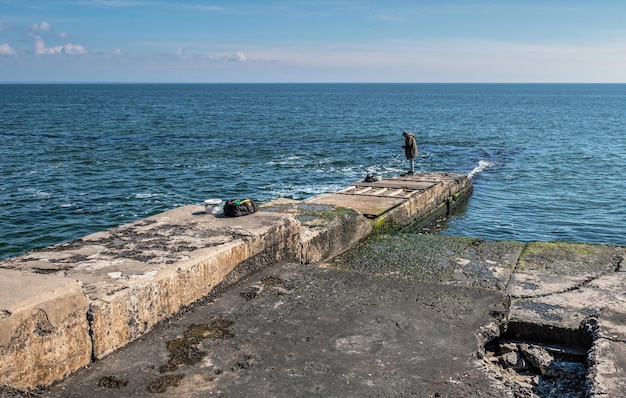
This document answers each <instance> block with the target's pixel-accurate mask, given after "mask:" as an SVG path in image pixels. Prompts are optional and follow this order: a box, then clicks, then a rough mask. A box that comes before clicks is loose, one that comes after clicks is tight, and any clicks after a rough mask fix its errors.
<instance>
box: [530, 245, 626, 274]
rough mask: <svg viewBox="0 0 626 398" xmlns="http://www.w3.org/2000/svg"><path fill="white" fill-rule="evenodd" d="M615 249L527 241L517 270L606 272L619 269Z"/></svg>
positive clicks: (577, 272)
mask: <svg viewBox="0 0 626 398" xmlns="http://www.w3.org/2000/svg"><path fill="white" fill-rule="evenodd" d="M620 261H621V256H620V255H619V253H618V252H616V247H614V246H606V245H591V244H586V243H567V242H531V243H528V244H527V245H526V247H525V248H524V250H523V251H522V254H521V256H520V259H519V263H518V269H519V270H520V271H540V272H546V271H547V272H550V273H555V274H559V275H579V274H581V272H588V273H597V272H599V273H607V272H614V271H615V270H616V269H617V268H618V267H619V262H620Z"/></svg>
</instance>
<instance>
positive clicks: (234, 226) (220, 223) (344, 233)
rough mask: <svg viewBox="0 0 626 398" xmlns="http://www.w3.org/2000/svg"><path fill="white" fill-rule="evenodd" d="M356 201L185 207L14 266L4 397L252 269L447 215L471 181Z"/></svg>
mask: <svg viewBox="0 0 626 398" xmlns="http://www.w3.org/2000/svg"><path fill="white" fill-rule="evenodd" d="M349 189H356V190H357V191H358V192H342V193H337V194H332V195H324V196H322V197H315V198H311V199H310V200H305V201H302V202H296V201H289V200H276V201H274V202H272V203H269V204H266V205H265V206H263V209H262V210H261V211H260V212H258V213H255V214H254V215H251V216H246V217H239V218H225V217H221V216H216V215H213V214H206V213H205V212H204V211H203V210H204V209H203V208H202V207H200V206H185V207H182V208H177V209H174V210H171V211H167V212H165V213H162V214H157V215H155V216H152V217H148V218H146V219H143V220H139V221H136V222H133V223H130V224H127V225H123V226H120V227H118V228H114V229H111V230H108V231H103V232H98V233H95V234H92V235H89V236H85V237H83V238H80V239H76V240H73V241H70V242H66V243H62V244H59V245H56V246H52V247H49V248H45V249H42V250H39V251H35V252H31V253H27V254H24V255H21V256H17V257H13V258H9V259H6V260H3V261H2V262H0V385H6V386H10V387H14V388H20V389H26V390H28V389H34V388H37V387H39V386H47V385H50V384H51V383H53V382H55V381H57V380H60V379H62V378H64V377H66V376H67V375H69V374H71V373H73V372H75V371H76V370H77V369H80V368H81V367H83V366H85V365H87V364H89V363H91V362H93V361H94V360H97V359H101V358H103V357H105V356H107V355H108V354H110V353H112V352H114V351H115V350H117V349H119V348H121V347H124V346H125V345H127V344H128V343H130V342H131V341H133V340H135V339H137V338H138V337H140V336H142V335H144V334H145V333H146V332H148V331H149V330H151V328H152V327H153V326H154V325H156V324H157V323H158V322H160V321H162V320H164V319H167V318H168V317H170V316H172V315H173V314H175V313H176V312H178V311H179V310H180V309H181V308H182V307H184V306H187V305H189V304H191V303H193V302H195V301H197V300H199V299H201V298H202V297H204V296H206V295H207V294H209V293H210V292H211V291H212V289H213V288H214V287H215V286H217V285H218V284H220V283H221V282H222V281H224V279H225V278H226V277H227V276H228V275H229V274H232V273H233V270H235V268H236V267H237V266H238V265H240V264H242V263H244V262H245V263H246V264H252V265H251V266H250V267H256V268H261V267H263V266H267V265H269V264H272V263H275V262H278V261H295V262H299V263H313V262H318V261H320V260H323V259H326V258H330V257H332V256H334V255H336V254H339V253H341V252H343V251H345V250H346V249H348V248H349V247H351V246H354V245H355V244H356V243H357V242H359V241H361V240H363V239H364V238H365V237H367V236H368V235H369V234H370V232H371V231H372V228H373V227H379V228H380V227H383V226H384V227H389V226H393V225H407V224H410V223H414V222H416V221H418V220H424V221H425V220H426V219H427V218H428V216H429V215H432V214H436V213H437V212H441V211H444V212H445V211H447V209H449V208H450V207H453V206H454V204H455V201H457V200H461V199H462V198H463V197H464V196H466V195H468V194H469V193H470V192H471V184H470V182H469V181H468V179H467V177H466V176H464V175H454V174H448V173H429V174H425V175H420V176H415V177H412V178H392V179H387V180H382V181H376V182H371V183H364V182H363V183H362V182H357V183H355V184H354V185H353V186H351V187H350V188H349ZM355 210H356V211H355ZM368 217H369V218H368ZM372 219H373V220H374V223H372V221H371V220H372ZM231 278H235V276H233V275H231Z"/></svg>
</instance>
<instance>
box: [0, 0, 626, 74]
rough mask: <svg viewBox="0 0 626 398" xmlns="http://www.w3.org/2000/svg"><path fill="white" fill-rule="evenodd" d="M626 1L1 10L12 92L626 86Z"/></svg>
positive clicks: (257, 2) (22, 1)
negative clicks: (214, 85) (55, 88)
mask: <svg viewBox="0 0 626 398" xmlns="http://www.w3.org/2000/svg"><path fill="white" fill-rule="evenodd" d="M624 21H626V1H623V0H613V1H603V0H597V1H591V0H585V1H581V0H567V1H566V0H556V1H551V0H543V1H539V0H523V1H522V0H520V1H505V0H477V1H472V0H465V1H462V0H439V1H436V0H431V1H420V0H414V1H409V0H381V1H373V0H336V1H326V0H321V1H315V0H301V1H297V0H296V1H288V0H270V1H263V0H241V1H239V0H230V1H221V0H215V1H210V0H209V1H199V0H181V1H166V0H154V1H153V0H0V82H21V81H45V82H48V81H63V82H65V81H67V82H601V83H604V82H615V83H626V23H625V22H624Z"/></svg>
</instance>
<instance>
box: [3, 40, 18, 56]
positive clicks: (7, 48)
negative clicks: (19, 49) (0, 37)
mask: <svg viewBox="0 0 626 398" xmlns="http://www.w3.org/2000/svg"><path fill="white" fill-rule="evenodd" d="M14 54H15V50H14V49H13V48H12V47H11V46H10V45H8V44H7V43H3V44H0V55H14Z"/></svg>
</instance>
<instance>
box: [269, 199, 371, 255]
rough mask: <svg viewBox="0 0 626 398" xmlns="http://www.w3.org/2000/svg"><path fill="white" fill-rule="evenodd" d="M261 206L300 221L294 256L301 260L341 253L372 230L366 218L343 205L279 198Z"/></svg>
mask: <svg viewBox="0 0 626 398" xmlns="http://www.w3.org/2000/svg"><path fill="white" fill-rule="evenodd" d="M261 210H262V211H266V212H278V213H285V214H291V215H293V216H294V217H295V218H296V220H298V221H299V222H300V225H301V226H302V228H301V230H300V247H299V250H298V252H297V258H298V259H299V260H300V263H302V264H309V263H313V262H318V261H321V260H323V259H327V258H331V257H333V256H335V255H337V254H340V253H343V252H344V251H346V250H347V249H349V248H351V247H353V246H354V245H356V244H357V243H359V242H360V241H362V240H363V239H365V238H367V237H368V236H369V234H370V233H371V232H372V223H371V222H370V220H368V219H367V218H365V217H364V216H363V215H362V214H361V213H359V212H357V211H355V210H351V209H349V208H346V207H337V206H334V205H328V204H311V203H306V201H304V202H303V201H296V200H291V199H285V198H281V199H277V200H274V201H272V202H269V203H267V204H264V205H262V207H261Z"/></svg>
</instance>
